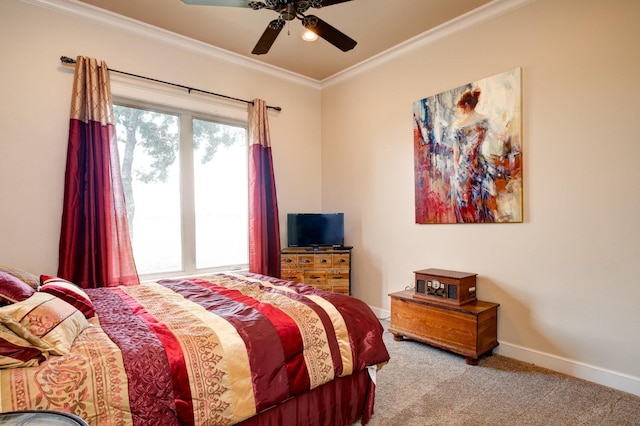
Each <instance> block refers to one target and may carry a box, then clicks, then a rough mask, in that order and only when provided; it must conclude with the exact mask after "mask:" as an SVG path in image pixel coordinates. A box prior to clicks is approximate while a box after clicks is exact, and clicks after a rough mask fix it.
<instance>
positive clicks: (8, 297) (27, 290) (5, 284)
mask: <svg viewBox="0 0 640 426" xmlns="http://www.w3.org/2000/svg"><path fill="white" fill-rule="evenodd" d="M35 292H36V291H35V290H34V289H33V288H32V287H31V286H29V285H28V284H26V283H24V282H23V281H21V280H19V279H18V278H16V277H14V276H13V275H11V274H9V273H7V272H3V271H0V306H4V305H8V304H10V303H15V302H21V301H23V300H26V299H28V298H29V297H31V295H32V294H33V293H35Z"/></svg>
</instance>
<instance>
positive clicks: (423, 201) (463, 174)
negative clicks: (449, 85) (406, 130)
mask: <svg viewBox="0 0 640 426" xmlns="http://www.w3.org/2000/svg"><path fill="white" fill-rule="evenodd" d="M521 104H522V102H521V70H520V68H515V69H513V70H510V71H507V72H504V73H502V74H498V75H495V76H492V77H488V78H485V79H482V80H478V81H475V82H473V83H469V84H465V85H463V86H460V87H456V88H455V89H451V90H448V91H446V92H442V93H439V94H437V95H434V96H431V97H428V98H425V99H421V100H419V101H416V102H414V104H413V145H414V168H415V202H416V206H415V210H416V223H513V222H522V140H521V132H522V111H521Z"/></svg>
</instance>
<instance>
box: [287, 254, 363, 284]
mask: <svg viewBox="0 0 640 426" xmlns="http://www.w3.org/2000/svg"><path fill="white" fill-rule="evenodd" d="M351 249H352V247H331V246H310V247H287V248H285V249H282V250H281V251H280V278H282V279H283V280H288V281H295V282H299V283H302V284H307V285H311V286H314V287H317V288H319V289H321V290H327V291H332V292H334V293H343V294H351Z"/></svg>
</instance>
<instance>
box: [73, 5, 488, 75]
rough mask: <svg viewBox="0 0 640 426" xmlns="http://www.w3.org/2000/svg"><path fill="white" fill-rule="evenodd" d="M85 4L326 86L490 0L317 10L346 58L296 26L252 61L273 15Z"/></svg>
mask: <svg viewBox="0 0 640 426" xmlns="http://www.w3.org/2000/svg"><path fill="white" fill-rule="evenodd" d="M82 2H83V3H87V4H90V5H93V6H96V7H99V8H101V9H105V10H108V11H110V12H114V13H117V14H119V15H123V16H126V17H129V18H132V19H135V20H137V21H141V22H144V23H146V24H151V25H153V26H156V27H159V28H162V29H165V30H168V31H171V32H174V33H178V34H180V35H183V36H186V37H189V38H192V39H195V40H199V41H201V42H204V43H207V44H210V45H213V46H216V47H219V48H222V49H225V50H228V51H231V52H235V53H237V54H240V55H243V56H247V57H250V58H252V59H256V60H258V61H261V62H264V63H267V64H270V65H273V66H276V67H279V68H283V69H286V70H288V71H291V72H294V73H297V74H300V75H303V76H306V77H309V78H312V79H315V80H318V81H322V80H323V79H325V78H328V77H330V76H332V75H335V74H336V73H338V72H340V71H343V70H345V69H347V68H349V67H351V66H353V65H356V64H358V63H360V62H362V61H365V60H367V59H369V58H371V57H373V56H376V55H377V54H379V53H381V52H383V51H385V50H387V49H389V48H391V47H394V46H396V45H398V44H400V43H402V42H404V41H406V40H409V39H411V38H413V37H415V36H418V35H420V34H422V33H424V32H425V31H428V30H430V29H433V28H435V27H437V26H439V25H441V24H444V23H446V22H448V21H451V20H453V19H455V18H457V17H459V16H461V15H464V14H465V13H467V12H470V11H472V10H474V9H477V8H479V7H481V6H483V5H485V4H487V3H490V2H491V0H351V1H347V2H345V3H338V4H334V5H332V6H327V7H325V8H321V9H313V8H312V9H310V10H309V11H307V13H306V14H307V15H310V14H311V15H316V16H318V17H319V18H321V19H322V20H324V21H326V22H327V23H329V24H330V25H332V26H334V27H336V28H337V29H339V30H340V31H342V32H343V33H345V34H347V35H348V36H349V37H351V38H353V39H355V40H356V41H357V42H358V44H357V46H356V47H355V48H354V49H353V50H350V51H348V52H342V51H341V50H339V49H337V48H336V47H334V46H333V45H331V44H330V43H328V42H327V41H325V40H323V39H319V40H317V41H315V42H313V43H309V42H305V41H303V40H302V39H301V38H300V35H301V33H302V30H303V27H302V25H301V23H300V21H299V20H294V21H290V22H289V28H287V27H285V28H284V29H283V30H282V32H281V33H280V35H279V36H278V38H277V39H276V41H275V43H274V44H273V46H272V47H271V49H270V50H269V52H268V53H267V54H265V55H252V54H251V50H252V49H253V47H254V45H255V44H256V42H257V41H258V39H259V38H260V36H261V35H262V33H263V31H264V30H265V28H266V26H267V25H268V23H269V22H270V21H271V20H273V19H276V18H277V17H278V15H277V13H276V12H274V11H271V10H264V9H263V10H257V11H255V10H252V9H250V8H243V7H224V6H190V5H187V4H185V3H183V2H182V1H181V0H82ZM288 33H289V34H288Z"/></svg>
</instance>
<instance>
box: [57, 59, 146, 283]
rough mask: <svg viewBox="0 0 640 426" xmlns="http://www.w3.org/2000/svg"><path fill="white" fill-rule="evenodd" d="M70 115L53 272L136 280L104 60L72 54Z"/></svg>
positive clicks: (77, 278) (76, 278) (87, 279)
mask: <svg viewBox="0 0 640 426" xmlns="http://www.w3.org/2000/svg"><path fill="white" fill-rule="evenodd" d="M70 116H71V118H70V122H69V143H68V148H67V168H66V172H65V186H64V205H63V212H62V229H61V232H60V252H59V264H58V276H60V277H61V278H64V279H67V280H69V281H72V282H74V283H77V284H79V285H80V286H81V287H83V288H92V287H108V286H116V285H130V284H137V283H138V282H139V279H138V274H137V271H136V267H135V263H134V260H133V250H132V248H131V239H130V237H129V227H128V224H127V212H126V206H125V201H124V192H123V189H122V179H121V176H120V161H119V158H118V150H117V146H116V143H117V140H116V131H115V120H114V114H113V103H112V100H111V87H110V84H109V70H108V68H107V65H106V63H105V62H104V61H102V62H101V63H100V65H98V62H97V61H96V60H95V59H93V58H85V57H81V56H79V57H78V58H77V59H76V68H75V75H74V82H73V93H72V99H71V114H70Z"/></svg>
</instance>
